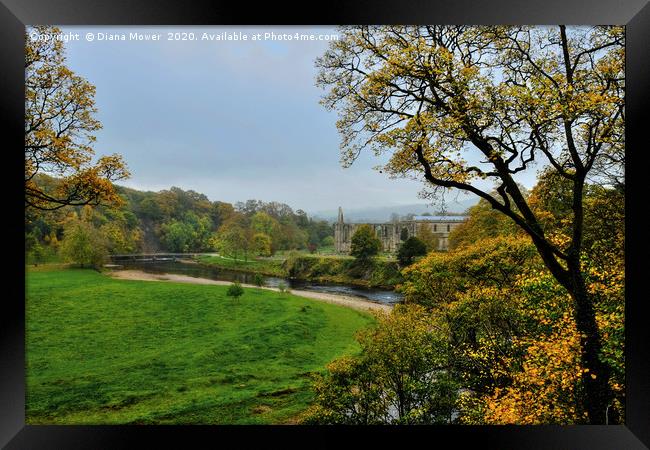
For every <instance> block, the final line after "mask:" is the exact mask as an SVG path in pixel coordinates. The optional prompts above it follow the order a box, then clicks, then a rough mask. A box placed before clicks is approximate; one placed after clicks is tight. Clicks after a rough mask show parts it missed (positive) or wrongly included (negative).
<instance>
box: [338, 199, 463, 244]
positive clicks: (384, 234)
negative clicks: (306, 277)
mask: <svg viewBox="0 0 650 450" xmlns="http://www.w3.org/2000/svg"><path fill="white" fill-rule="evenodd" d="M461 223H462V222H446V221H428V220H417V221H416V220H411V221H403V222H395V223H370V224H365V225H370V226H372V227H373V228H374V229H375V232H376V233H377V237H378V238H379V239H380V240H381V244H382V250H383V251H384V252H390V253H395V252H397V250H398V249H399V246H400V244H401V243H402V240H401V239H400V238H401V233H402V229H403V228H406V230H407V233H408V236H407V238H408V237H411V236H416V237H417V236H418V234H419V233H418V232H419V231H420V230H422V229H423V227H428V228H429V229H430V230H431V232H432V233H433V234H434V236H436V237H437V238H438V250H442V251H444V250H447V249H448V248H449V233H450V232H451V230H453V229H454V228H456V227H457V226H458V225H460V224H461ZM361 225H364V224H362V223H344V222H343V213H342V212H341V209H340V208H339V220H338V222H336V223H335V224H334V248H335V249H336V251H337V252H338V253H350V247H351V245H352V244H351V242H352V236H353V235H354V232H355V231H356V230H357V228H358V227H360V226H361Z"/></svg>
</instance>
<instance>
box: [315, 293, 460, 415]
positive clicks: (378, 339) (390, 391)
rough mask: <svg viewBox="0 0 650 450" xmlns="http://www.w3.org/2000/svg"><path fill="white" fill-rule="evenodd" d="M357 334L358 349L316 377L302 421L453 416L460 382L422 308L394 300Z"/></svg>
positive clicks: (445, 346) (442, 341)
mask: <svg viewBox="0 0 650 450" xmlns="http://www.w3.org/2000/svg"><path fill="white" fill-rule="evenodd" d="M432 325H433V326H432ZM358 340H359V342H360V344H361V348H362V352H361V355H359V356H358V357H356V358H343V359H339V360H337V361H334V362H333V363H332V364H330V365H329V366H328V373H327V374H326V375H325V376H320V377H318V378H317V380H316V382H315V390H316V395H317V396H316V402H315V405H314V406H313V407H312V408H311V409H310V410H309V412H308V413H307V414H306V416H305V418H304V423H307V424H346V425H353V424H354V425H360V424H363V425H368V424H435V423H451V422H452V412H453V410H454V406H455V403H456V395H457V394H456V392H457V387H458V386H457V384H456V383H455V382H454V381H453V378H452V377H451V376H450V375H449V372H448V370H447V357H446V355H447V352H448V344H447V342H446V339H445V334H444V332H442V330H440V329H438V328H437V327H436V325H435V319H434V318H433V317H431V316H429V315H427V314H426V312H425V311H424V309H422V308H421V307H417V306H408V307H406V306H402V305H397V306H396V307H395V309H394V310H393V312H392V313H391V314H390V315H383V316H381V315H380V316H378V325H377V326H376V327H373V328H370V329H367V330H365V331H363V332H361V333H360V334H359V336H358Z"/></svg>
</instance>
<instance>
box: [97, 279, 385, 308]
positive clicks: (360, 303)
mask: <svg viewBox="0 0 650 450" xmlns="http://www.w3.org/2000/svg"><path fill="white" fill-rule="evenodd" d="M109 275H110V276H111V277H113V278H118V279H120V280H140V281H174V282H179V283H192V284H217V285H221V286H227V285H229V284H230V282H229V281H219V280H210V279H208V278H194V277H190V276H187V275H177V274H171V273H168V274H164V275H159V274H155V273H147V272H143V271H141V270H117V271H113V272H109ZM242 286H244V287H249V288H255V289H267V290H269V291H278V289H277V288H272V287H258V286H254V285H252V284H242ZM291 294H293V295H297V296H300V297H305V298H310V299H314V300H319V301H322V302H326V303H334V304H337V305H341V306H346V307H348V308H354V309H358V310H360V311H384V312H390V311H391V310H392V309H393V307H392V306H390V305H385V304H382V303H375V302H371V301H368V300H363V299H361V298H359V297H352V296H348V295H335V294H326V293H324V292H314V291H302V290H297V289H291Z"/></svg>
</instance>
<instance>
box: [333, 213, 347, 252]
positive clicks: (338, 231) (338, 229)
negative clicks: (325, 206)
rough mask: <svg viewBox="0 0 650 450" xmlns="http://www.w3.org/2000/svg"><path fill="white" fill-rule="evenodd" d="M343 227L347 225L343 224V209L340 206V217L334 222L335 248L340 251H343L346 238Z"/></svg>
mask: <svg viewBox="0 0 650 450" xmlns="http://www.w3.org/2000/svg"><path fill="white" fill-rule="evenodd" d="M343 227H345V225H344V224H343V209H341V207H340V206H339V218H338V220H337V221H336V224H334V249H335V250H336V251H337V252H339V253H340V252H341V251H343V240H344V238H345V237H344V233H343Z"/></svg>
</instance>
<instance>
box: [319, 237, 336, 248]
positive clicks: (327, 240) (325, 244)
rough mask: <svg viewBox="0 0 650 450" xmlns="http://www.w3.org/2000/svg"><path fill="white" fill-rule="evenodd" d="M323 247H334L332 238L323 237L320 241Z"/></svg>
mask: <svg viewBox="0 0 650 450" xmlns="http://www.w3.org/2000/svg"><path fill="white" fill-rule="evenodd" d="M321 245H322V246H323V247H332V246H333V245H334V236H325V237H324V238H323V240H322V241H321Z"/></svg>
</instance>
